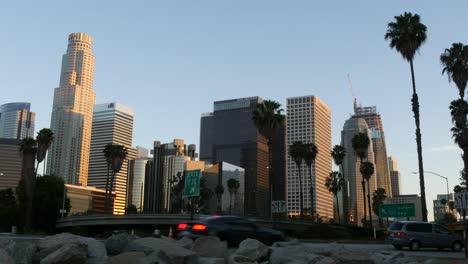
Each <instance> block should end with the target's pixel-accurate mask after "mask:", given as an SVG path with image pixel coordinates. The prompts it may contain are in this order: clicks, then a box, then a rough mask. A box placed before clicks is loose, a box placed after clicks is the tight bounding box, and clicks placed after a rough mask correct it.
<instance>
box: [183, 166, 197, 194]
mask: <svg viewBox="0 0 468 264" xmlns="http://www.w3.org/2000/svg"><path fill="white" fill-rule="evenodd" d="M200 173H201V171H200V170H191V171H185V186H184V187H185V188H184V195H185V197H194V196H199V195H200Z"/></svg>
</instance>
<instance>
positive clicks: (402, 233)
mask: <svg viewBox="0 0 468 264" xmlns="http://www.w3.org/2000/svg"><path fill="white" fill-rule="evenodd" d="M396 235H397V236H407V235H408V234H406V233H405V232H397V233H396Z"/></svg>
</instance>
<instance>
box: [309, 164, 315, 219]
mask: <svg viewBox="0 0 468 264" xmlns="http://www.w3.org/2000/svg"><path fill="white" fill-rule="evenodd" d="M309 177H310V215H311V217H312V222H315V219H314V216H315V214H314V213H315V210H314V187H313V186H312V168H311V167H309Z"/></svg>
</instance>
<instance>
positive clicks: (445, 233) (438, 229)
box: [385, 221, 463, 251]
mask: <svg viewBox="0 0 468 264" xmlns="http://www.w3.org/2000/svg"><path fill="white" fill-rule="evenodd" d="M385 240H386V242H387V243H389V244H392V245H393V246H394V247H395V248H396V249H401V248H402V247H409V249H410V250H419V249H420V248H437V249H440V250H442V249H444V248H451V249H452V250H453V251H461V250H462V249H463V242H462V241H463V236H462V235H461V234H457V233H453V232H450V231H449V230H447V228H445V227H443V226H441V225H439V224H435V223H426V222H416V221H401V222H395V223H393V224H392V225H391V226H390V227H389V228H388V229H387V231H386V239H385Z"/></svg>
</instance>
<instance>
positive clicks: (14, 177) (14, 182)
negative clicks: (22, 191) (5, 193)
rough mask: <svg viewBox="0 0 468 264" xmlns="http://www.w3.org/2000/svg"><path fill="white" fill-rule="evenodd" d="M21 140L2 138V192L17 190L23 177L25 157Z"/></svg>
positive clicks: (0, 183)
mask: <svg viewBox="0 0 468 264" xmlns="http://www.w3.org/2000/svg"><path fill="white" fill-rule="evenodd" d="M20 143H21V140H19V139H11V138H8V139H7V138H0V190H3V189H7V188H13V189H14V188H16V187H17V186H18V183H19V181H20V179H21V175H22V173H23V172H22V162H23V156H22V155H21V152H20V150H19V147H18V145H19V144H20Z"/></svg>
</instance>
